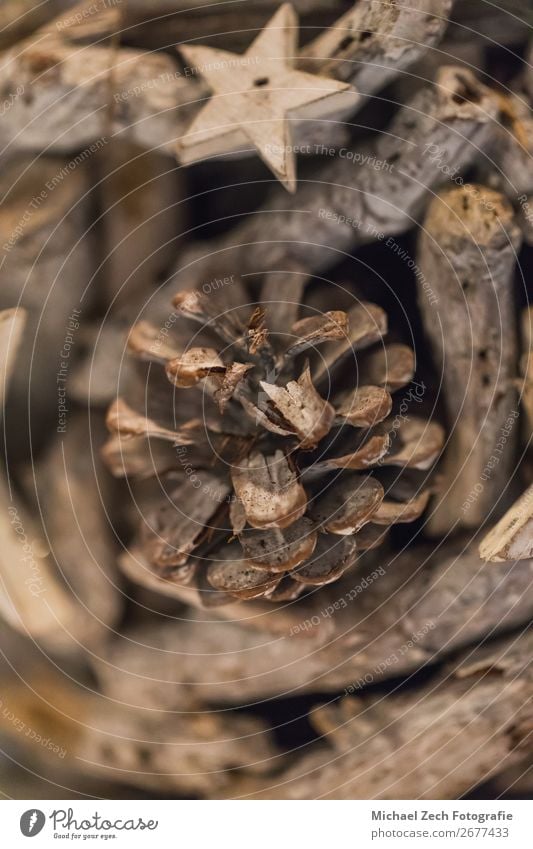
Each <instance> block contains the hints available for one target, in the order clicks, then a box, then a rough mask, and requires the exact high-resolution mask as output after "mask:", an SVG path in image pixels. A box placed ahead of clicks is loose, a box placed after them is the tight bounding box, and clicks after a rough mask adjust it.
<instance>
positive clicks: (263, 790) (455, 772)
mask: <svg viewBox="0 0 533 849" xmlns="http://www.w3.org/2000/svg"><path fill="white" fill-rule="evenodd" d="M532 650H533V634H532V633H531V632H529V633H525V634H522V635H519V636H514V637H509V638H508V639H507V640H505V641H502V642H497V643H495V644H492V645H490V646H488V647H487V649H486V650H483V649H482V650H479V651H477V652H471V653H469V652H467V653H466V654H464V655H462V656H460V657H459V659H458V661H457V662H456V663H453V664H452V665H451V666H450V667H449V668H446V669H445V670H444V671H443V673H442V674H441V675H440V676H439V677H438V678H437V680H435V681H431V682H430V683H429V684H426V685H424V686H423V687H420V688H416V689H414V690H406V691H404V692H403V693H395V694H393V695H391V696H386V697H383V696H374V697H366V698H365V697H364V696H362V697H360V698H347V699H345V700H344V701H342V702H341V703H340V704H338V705H335V706H334V707H330V708H326V709H322V711H319V712H317V714H316V722H317V725H318V727H319V729H320V730H321V731H322V732H323V733H324V734H325V736H326V740H328V741H329V742H330V743H331V744H332V747H333V748H326V747H324V748H322V749H321V750H319V749H316V750H315V751H314V752H312V751H311V752H309V754H305V755H304V756H303V757H302V759H301V760H300V761H299V762H297V763H295V764H294V765H292V766H291V767H289V769H288V770H287V771H286V772H284V774H283V777H282V778H281V779H278V780H277V781H276V782H273V781H266V782H265V781H264V780H259V781H254V780H245V781H243V782H242V785H241V787H240V788H237V787H235V790H234V795H237V796H246V797H247V798H252V799H257V798H269V799H272V798H278V799H279V798H283V799H317V798H320V799H457V798H460V797H461V796H462V795H464V794H465V793H468V791H470V790H472V789H473V788H474V787H475V786H476V785H477V784H479V783H481V782H482V781H484V780H487V779H488V778H490V777H491V776H492V775H494V774H496V773H497V772H499V771H501V770H502V769H505V768H507V767H511V766H512V765H513V764H516V763H519V762H521V761H522V760H523V758H524V757H525V756H527V753H528V752H529V753H531V745H532V744H531V723H532V722H533V705H532V701H531V688H532V686H533V667H532V665H531V651H532ZM235 791H236V792H235Z"/></svg>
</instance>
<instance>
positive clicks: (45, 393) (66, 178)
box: [0, 157, 93, 458]
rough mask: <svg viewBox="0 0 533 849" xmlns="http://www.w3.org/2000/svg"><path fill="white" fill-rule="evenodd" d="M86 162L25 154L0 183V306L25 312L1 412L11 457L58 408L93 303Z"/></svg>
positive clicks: (48, 426) (45, 427)
mask: <svg viewBox="0 0 533 849" xmlns="http://www.w3.org/2000/svg"><path fill="white" fill-rule="evenodd" d="M90 165H91V163H90V158H89V157H88V158H87V160H83V161H82V162H80V163H79V164H76V163H75V162H73V161H72V160H68V159H65V158H53V157H42V158H40V159H38V160H35V161H31V160H30V159H27V158H25V157H23V158H21V159H20V160H19V159H17V160H16V161H13V162H12V163H11V164H10V165H9V166H7V167H6V168H5V170H4V171H3V173H2V177H1V180H0V191H1V192H2V195H3V202H2V207H1V210H0V256H1V261H0V308H2V309H7V308H9V307H12V306H17V305H21V306H22V307H24V309H25V310H26V312H27V324H26V330H25V339H24V344H23V345H22V346H21V348H20V351H19V354H18V357H17V368H16V371H15V373H14V374H13V379H12V382H11V387H10V395H9V409H8V411H7V416H6V430H7V442H8V450H9V452H10V456H11V458H14V457H15V456H20V455H22V454H25V455H26V456H28V455H29V449H30V442H31V443H32V445H33V448H34V450H36V449H38V448H39V446H40V445H41V444H42V442H43V440H44V438H45V436H46V434H47V433H49V432H50V431H51V430H53V429H55V428H56V427H58V426H59V425H60V421H59V420H60V418H62V415H63V413H64V410H62V409H60V408H61V407H64V406H65V403H64V399H63V390H64V385H65V380H66V378H67V377H68V372H69V369H70V367H71V364H72V362H73V360H74V358H75V354H76V342H77V336H76V334H77V332H78V330H79V327H80V322H81V320H82V316H83V315H84V313H85V311H86V310H88V309H90V307H91V303H92V301H93V297H92V296H93V290H92V288H91V286H90V285H89V284H90V280H91V270H92V266H93V263H92V258H91V254H92V252H91V239H90V236H89V235H88V234H87V227H88V224H89V214H90V213H89V202H88V197H87V193H88V189H89V169H90ZM62 364H63V365H62Z"/></svg>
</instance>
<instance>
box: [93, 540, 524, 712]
mask: <svg viewBox="0 0 533 849" xmlns="http://www.w3.org/2000/svg"><path fill="white" fill-rule="evenodd" d="M378 564H379V565H378ZM532 569H533V563H532V561H531V560H529V561H521V562H519V563H517V564H516V565H514V564H513V565H509V564H503V565H494V566H492V567H490V568H488V567H487V566H486V564H485V562H484V561H483V560H481V559H480V557H479V555H478V553H477V545H476V544H475V543H473V544H471V545H469V547H468V548H463V547H462V546H461V545H460V544H457V546H456V547H454V548H452V549H450V548H447V549H444V550H442V551H437V552H436V553H435V552H432V551H431V550H430V549H426V548H424V547H422V548H414V549H412V550H411V551H410V552H406V553H405V554H403V555H400V556H397V557H393V556H384V555H383V554H379V556H378V555H376V557H375V563H374V565H372V563H371V564H370V565H368V564H367V565H366V566H361V568H359V569H358V570H354V571H352V572H350V573H347V574H346V575H345V576H344V577H343V578H342V579H341V580H340V581H338V582H337V583H336V584H334V585H331V586H330V587H325V588H322V589H321V590H320V592H319V593H317V594H316V596H312V597H311V598H309V599H302V600H299V601H298V602H297V603H296V604H292V605H286V606H283V607H280V608H279V609H277V610H275V611H274V612H272V608H270V609H269V612H268V610H267V608H265V607H261V606H257V607H254V606H252V607H250V603H247V604H246V605H243V606H241V607H240V608H239V607H238V606H235V605H234V606H232V607H231V614H232V620H231V621H228V622H215V621H213V616H212V614H211V615H210V614H209V613H207V614H200V613H197V614H196V615H194V614H190V616H191V617H193V618H190V619H189V621H180V622H167V623H164V624H162V625H154V626H142V627H140V628H136V629H135V630H134V631H133V632H132V633H130V634H127V635H126V639H122V638H118V639H117V640H116V641H115V643H114V644H112V645H110V646H109V647H108V649H107V651H106V652H105V653H104V654H103V655H102V660H101V661H100V662H98V663H97V664H96V673H97V675H98V677H99V679H100V681H101V685H102V688H103V691H104V692H105V693H106V694H108V695H110V696H111V697H119V694H121V695H120V697H121V698H127V699H128V701H129V702H130V703H131V704H136V705H142V706H147V707H148V706H151V707H155V706H156V705H160V706H161V705H165V707H168V708H172V709H176V708H178V707H180V708H182V709H183V708H184V706H186V705H189V704H191V703H192V704H194V703H195V701H201V702H203V703H206V702H207V703H212V704H218V703H233V704H246V703H248V702H249V701H255V700H257V699H261V698H264V697H267V696H272V695H276V696H280V695H283V694H285V695H296V694H301V693H304V692H319V691H329V690H336V689H341V688H343V687H346V686H348V685H350V684H352V683H353V682H354V681H358V680H365V676H368V675H369V676H370V679H371V680H372V681H374V682H377V681H381V680H383V679H385V678H387V677H396V676H400V675H405V674H408V673H411V672H413V671H415V670H417V669H419V668H420V667H421V666H424V665H427V664H433V663H435V662H436V661H437V660H439V659H442V658H444V657H445V656H446V655H448V654H449V653H450V652H453V651H456V650H457V649H458V648H460V647H462V646H464V645H469V644H472V643H474V642H475V641H477V640H479V639H482V638H483V637H484V636H486V635H487V634H493V633H495V632H497V631H498V630H500V629H502V630H504V629H509V628H512V627H518V626H520V625H522V624H523V623H525V622H528V621H529V619H530V618H531V615H532V612H533V593H532V592H531V575H532ZM222 610H223V611H224V612H226V611H227V608H222ZM231 614H230V615H231ZM258 629H259V633H257V630H258ZM261 629H262V630H263V633H261ZM268 630H270V631H271V634H270V635H269V636H266V635H265V633H264V631H268ZM140 680H142V682H143V685H142V687H140V685H139V681H140ZM367 683H368V681H367Z"/></svg>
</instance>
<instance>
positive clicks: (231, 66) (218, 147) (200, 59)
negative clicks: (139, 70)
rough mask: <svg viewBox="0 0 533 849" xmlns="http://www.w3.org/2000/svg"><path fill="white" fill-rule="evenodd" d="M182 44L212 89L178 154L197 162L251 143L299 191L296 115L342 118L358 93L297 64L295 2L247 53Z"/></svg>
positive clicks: (287, 184)
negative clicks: (293, 131)
mask: <svg viewBox="0 0 533 849" xmlns="http://www.w3.org/2000/svg"><path fill="white" fill-rule="evenodd" d="M180 51H181V53H182V55H183V57H184V58H185V60H186V62H187V63H188V64H189V67H190V69H191V71H193V72H194V73H198V74H200V75H201V76H202V77H203V78H204V79H205V80H206V82H207V84H208V86H209V88H210V89H211V92H212V96H211V98H210V100H209V101H208V103H207V105H206V106H204V107H203V108H202V109H201V110H200V112H199V113H198V115H197V116H196V118H195V120H194V121H193V123H192V125H191V126H190V128H189V130H188V131H187V133H186V135H185V136H184V137H183V139H182V140H181V142H180V143H179V148H178V156H179V158H180V160H181V161H182V162H184V163H187V164H188V163H191V162H197V161H199V160H201V159H206V158H210V157H212V156H219V155H221V154H227V153H230V152H232V151H234V150H238V149H239V148H240V147H241V148H242V146H243V145H246V144H247V143H249V142H251V143H252V144H253V145H254V147H255V148H256V150H257V152H258V153H259V155H260V156H261V158H262V159H263V161H264V162H265V163H266V165H267V166H268V167H269V168H270V169H271V171H272V172H273V173H274V174H275V175H276V177H277V178H278V180H280V181H281V183H283V185H284V186H285V187H286V188H287V189H288V190H289V191H290V192H294V191H295V190H296V157H295V152H294V145H293V144H292V143H291V138H292V135H291V122H292V121H294V120H295V119H296V120H297V119H300V118H303V119H327V118H329V119H331V118H334V117H335V118H338V117H339V116H340V115H343V114H345V113H346V112H347V111H348V110H350V109H352V108H353V106H354V105H355V103H356V101H357V99H358V95H357V93H356V92H355V90H354V89H353V88H352V87H351V86H350V85H349V84H348V83H342V82H338V81H337V80H333V79H329V78H328V77H321V76H317V75H315V74H308V73H305V72H303V71H298V70H295V68H294V64H295V62H296V59H297V55H298V20H297V16H296V13H295V11H294V9H293V7H292V6H291V4H290V3H285V4H284V5H283V6H280V8H279V9H278V11H277V12H276V14H275V15H274V16H273V17H272V18H271V19H270V21H269V22H268V24H267V25H266V26H265V28H264V29H263V30H262V31H261V32H260V33H259V35H258V36H257V38H256V39H255V40H254V41H253V43H252V44H251V45H250V47H249V48H248V50H247V51H246V53H244V54H243V55H238V54H236V53H229V52H228V51H226V50H217V49H216V48H212V47H203V46H198V47H195V46H190V45H184V46H181V47H180Z"/></svg>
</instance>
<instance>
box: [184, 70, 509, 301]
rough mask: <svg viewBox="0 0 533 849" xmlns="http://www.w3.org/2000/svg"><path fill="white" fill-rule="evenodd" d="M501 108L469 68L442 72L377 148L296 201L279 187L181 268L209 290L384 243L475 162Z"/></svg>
mask: <svg viewBox="0 0 533 849" xmlns="http://www.w3.org/2000/svg"><path fill="white" fill-rule="evenodd" d="M498 109H499V106H498V102H497V100H496V99H495V98H494V96H493V95H492V93H491V92H490V91H489V89H487V88H486V87H485V86H483V85H482V84H481V83H479V82H478V80H477V79H476V78H475V77H474V76H473V75H472V74H471V73H469V72H467V71H465V70H463V69H460V68H459V69H457V68H451V67H450V68H443V69H442V70H441V71H440V73H439V76H438V80H437V83H436V85H431V86H428V87H427V88H425V89H424V90H423V91H421V92H419V93H418V94H417V95H416V96H415V98H414V99H413V100H412V101H411V102H410V103H409V104H408V105H406V106H404V107H403V108H402V109H401V110H400V112H399V113H398V115H397V117H396V118H395V119H394V120H393V121H392V123H391V125H390V127H389V128H388V131H387V132H386V133H383V134H381V135H380V136H379V138H378V139H373V141H372V144H371V145H370V144H369V145H368V146H366V147H365V148H364V149H363V150H360V151H348V154H353V156H351V157H349V156H343V157H339V158H337V159H334V161H332V162H329V163H327V164H323V165H321V167H320V168H317V169H315V170H314V172H313V173H312V175H311V178H310V179H309V180H308V181H307V182H303V183H302V182H301V184H300V187H299V190H298V192H297V193H296V195H295V198H294V199H291V198H288V197H285V196H284V194H283V193H282V192H280V191H275V192H273V193H272V195H271V198H270V199H269V200H268V201H267V202H266V204H265V206H264V207H263V208H262V209H260V210H259V211H258V212H256V213H254V215H253V216H250V217H249V218H248V219H247V220H245V221H244V222H243V223H242V224H240V225H239V226H237V227H235V228H234V229H233V230H232V231H231V232H230V233H229V234H227V235H225V236H224V237H222V238H220V239H218V240H214V241H211V242H210V244H209V256H206V255H205V251H204V250H203V249H202V248H198V247H195V248H194V249H191V250H190V251H188V252H185V253H184V255H183V256H182V257H180V261H179V267H178V271H179V270H182V273H183V276H184V278H185V279H186V280H187V281H188V286H192V285H195V284H198V285H200V286H201V285H202V283H204V282H205V281H206V280H209V279H211V278H212V277H214V276H216V274H217V273H220V267H221V266H222V267H224V268H226V269H232V270H234V271H235V273H239V274H243V273H245V272H246V271H251V272H254V273H257V272H259V273H260V272H263V271H265V272H266V271H272V270H273V269H276V270H282V269H283V267H284V265H286V264H287V263H290V264H291V266H294V265H297V266H299V267H300V269H301V270H302V271H309V272H311V271H314V270H319V269H322V268H324V267H327V266H328V265H332V264H333V263H336V262H339V261H340V259H342V257H343V255H344V252H345V251H349V250H351V249H353V248H354V247H355V246H356V245H360V244H362V243H365V242H371V241H375V240H376V239H379V240H384V241H385V243H386V237H388V236H391V235H392V234H394V235H396V234H398V233H402V232H404V231H405V230H407V229H408V228H410V227H411V226H413V224H414V222H415V218H416V216H417V215H418V214H419V213H420V210H421V207H422V206H423V203H424V201H425V199H426V197H427V193H428V190H430V191H434V190H435V188H437V187H438V186H440V185H442V184H443V183H444V182H446V181H447V180H448V174H449V172H450V170H451V169H452V168H457V169H461V168H463V167H467V166H468V165H469V164H470V163H472V162H473V161H474V160H475V159H477V157H478V156H479V150H480V149H482V148H483V146H484V145H485V144H486V143H487V142H488V141H489V140H490V139H491V137H492V133H493V130H494V126H495V125H494V121H495V119H496V116H497V114H498ZM415 138H416V139H418V142H415V141H413V139H415ZM432 146H433V147H432ZM317 187H318V188H319V190H317ZM265 233H267V234H268V237H267V238H265ZM391 244H392V247H393V248H394V240H393V242H392V243H391ZM176 277H177V280H178V281H179V275H178V274H176ZM175 282H176V281H174V284H175Z"/></svg>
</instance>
